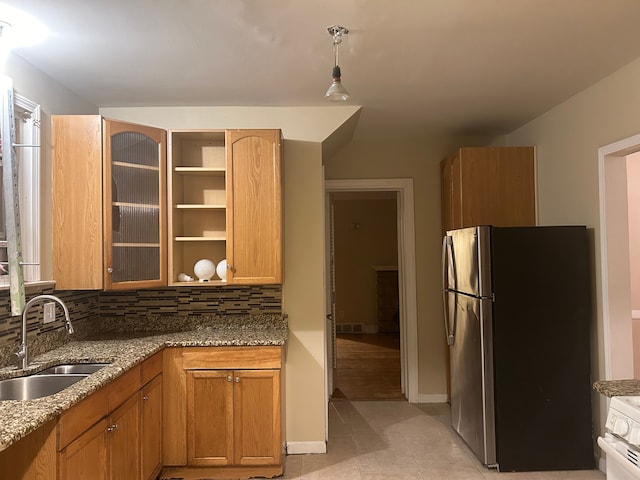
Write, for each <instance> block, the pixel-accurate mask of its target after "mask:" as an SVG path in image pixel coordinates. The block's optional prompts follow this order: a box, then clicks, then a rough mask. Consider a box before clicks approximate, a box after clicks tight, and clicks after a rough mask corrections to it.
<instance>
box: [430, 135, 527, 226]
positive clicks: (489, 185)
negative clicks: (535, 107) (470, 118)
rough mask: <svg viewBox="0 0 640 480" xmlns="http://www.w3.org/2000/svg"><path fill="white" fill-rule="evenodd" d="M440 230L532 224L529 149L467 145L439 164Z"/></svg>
mask: <svg viewBox="0 0 640 480" xmlns="http://www.w3.org/2000/svg"><path fill="white" fill-rule="evenodd" d="M440 173H441V196H442V198H441V206H442V230H443V232H446V231H447V230H452V229H455V228H464V227H471V226H474V225H495V226H530V225H535V224H536V196H535V158H534V148H533V147H468V148H461V149H459V150H458V151H457V152H456V153H455V154H454V155H452V156H450V157H449V158H447V159H445V160H443V161H442V162H441V164H440Z"/></svg>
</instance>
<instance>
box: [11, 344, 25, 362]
mask: <svg viewBox="0 0 640 480" xmlns="http://www.w3.org/2000/svg"><path fill="white" fill-rule="evenodd" d="M26 356H27V348H26V345H24V344H23V345H20V350H18V351H17V352H14V353H12V354H11V363H13V364H15V365H16V367H18V368H20V367H22V368H25V366H24V363H23V360H24V359H25V358H26Z"/></svg>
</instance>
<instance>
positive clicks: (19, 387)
mask: <svg viewBox="0 0 640 480" xmlns="http://www.w3.org/2000/svg"><path fill="white" fill-rule="evenodd" d="M88 376H89V375H88V374H58V375H29V376H28V377H18V378H8V379H6V380H0V400H32V399H34V398H40V397H46V396H48V395H53V394H54V393H58V392H60V391H62V390H64V389H65V388H67V387H70V386H71V385H73V384H74V383H76V382H79V381H80V380H82V379H83V378H87V377H88Z"/></svg>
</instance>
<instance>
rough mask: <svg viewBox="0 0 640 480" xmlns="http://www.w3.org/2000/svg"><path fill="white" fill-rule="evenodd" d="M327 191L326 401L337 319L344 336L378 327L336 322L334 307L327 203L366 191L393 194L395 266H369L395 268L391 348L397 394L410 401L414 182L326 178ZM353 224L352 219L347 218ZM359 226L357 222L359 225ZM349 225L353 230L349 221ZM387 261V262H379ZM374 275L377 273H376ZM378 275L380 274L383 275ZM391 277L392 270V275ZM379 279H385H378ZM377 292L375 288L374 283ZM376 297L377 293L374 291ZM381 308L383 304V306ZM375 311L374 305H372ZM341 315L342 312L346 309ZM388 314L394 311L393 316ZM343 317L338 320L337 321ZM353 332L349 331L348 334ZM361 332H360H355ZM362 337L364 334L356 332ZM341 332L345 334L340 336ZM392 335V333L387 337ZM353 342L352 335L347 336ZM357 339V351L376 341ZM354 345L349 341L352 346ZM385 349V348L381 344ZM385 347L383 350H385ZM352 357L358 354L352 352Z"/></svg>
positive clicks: (413, 379) (414, 367)
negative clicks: (395, 359)
mask: <svg viewBox="0 0 640 480" xmlns="http://www.w3.org/2000/svg"><path fill="white" fill-rule="evenodd" d="M325 193H326V207H325V208H326V215H325V217H326V220H327V222H326V223H327V225H326V232H327V238H326V248H325V257H326V260H327V262H326V263H327V268H326V271H327V279H326V282H325V285H326V288H325V293H326V295H325V297H326V311H327V328H326V334H327V335H326V339H327V348H326V372H327V382H326V394H327V402H328V401H329V399H330V397H331V395H332V394H333V393H334V390H335V387H336V380H337V372H336V369H335V366H337V360H338V359H337V356H336V354H337V353H339V347H338V345H337V342H338V336H339V334H338V331H337V330H338V324H340V323H342V324H343V325H346V326H340V327H339V328H340V329H341V334H346V333H347V332H346V331H345V330H348V329H349V328H351V329H352V330H353V328H354V325H356V326H355V328H356V329H357V328H361V329H362V328H363V327H364V328H365V329H367V328H370V329H374V330H375V329H376V328H377V329H380V328H381V327H380V326H379V325H378V324H377V322H376V325H375V326H373V327H366V326H364V323H362V325H363V327H359V326H357V325H358V324H359V323H360V322H353V323H352V324H350V323H349V321H348V319H346V318H345V320H346V321H344V322H338V320H339V319H338V318H337V317H338V314H339V312H337V311H336V308H335V276H334V273H335V270H334V268H333V265H332V255H331V253H332V251H333V248H334V246H335V245H334V243H333V242H334V240H335V238H334V236H333V235H332V233H334V232H333V230H332V228H331V225H332V222H333V221H334V220H335V210H334V209H333V208H332V206H331V195H337V194H347V193H349V194H355V193H360V194H362V193H365V194H368V195H373V194H376V195H381V196H382V197H385V196H386V197H387V198H395V212H396V215H395V221H396V234H395V235H396V241H397V247H396V255H397V256H396V260H397V265H395V266H394V265H373V266H372V271H374V272H376V270H375V268H373V267H378V270H379V271H380V272H384V271H392V272H393V271H394V270H393V268H392V267H395V268H397V275H395V276H396V278H397V284H398V294H397V299H398V306H397V330H398V332H397V343H398V344H399V349H396V351H397V354H398V356H399V369H400V395H401V396H402V397H403V398H406V399H407V400H409V402H413V403H415V402H417V401H418V347H417V305H416V304H417V300H416V279H415V236H414V217H413V180H412V179H377V180H327V181H326V183H325ZM351 223H352V224H353V223H358V222H357V221H353V222H351ZM360 227H362V225H361V226H360ZM350 228H352V229H355V230H358V229H359V228H358V226H357V225H356V226H355V228H354V226H353V225H350ZM382 263H389V262H382ZM376 276H377V273H376ZM381 276H385V274H382V275H381ZM391 276H393V274H392V275H391ZM383 281H384V280H383ZM376 291H377V287H376ZM376 295H377V293H376ZM382 308H383V309H384V308H386V307H382ZM376 309H377V304H376ZM345 317H346V311H345ZM392 317H393V315H392ZM340 320H342V319H340ZM392 323H393V319H392V320H391V321H390V322H389V323H387V322H384V321H383V324H384V325H383V327H382V328H383V329H384V328H391V324H392ZM349 333H353V332H349ZM358 333H360V332H358ZM361 335H364V333H361ZM343 336H344V335H343ZM389 337H390V338H392V335H389ZM352 340H353V339H352ZM356 343H359V347H358V348H360V349H365V350H366V349H369V348H376V347H377V346H376V345H371V342H370V343H369V344H366V342H356ZM352 346H353V345H352ZM382 348H383V349H384V348H385V346H382ZM391 350H392V349H389V350H388V351H387V353H390V352H391ZM351 355H357V353H352V354H351Z"/></svg>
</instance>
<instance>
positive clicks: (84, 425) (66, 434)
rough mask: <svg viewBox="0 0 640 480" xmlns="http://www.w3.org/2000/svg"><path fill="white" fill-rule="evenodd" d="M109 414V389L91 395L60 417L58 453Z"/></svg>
mask: <svg viewBox="0 0 640 480" xmlns="http://www.w3.org/2000/svg"><path fill="white" fill-rule="evenodd" d="M108 413H109V388H108V387H105V388H102V389H100V390H98V391H97V392H95V393H93V394H91V395H90V396H89V397H87V398H85V399H84V400H82V401H81V402H80V403H78V404H77V405H75V406H73V407H71V408H70V409H69V410H67V411H66V412H64V413H63V414H62V415H60V420H59V421H58V451H61V450H62V449H64V448H65V447H66V446H67V445H69V444H70V443H71V442H72V441H73V440H75V439H76V438H77V437H78V436H79V435H80V434H81V433H83V432H84V431H86V430H88V429H89V428H90V427H91V426H92V425H94V424H95V423H96V422H97V421H98V420H100V419H101V418H104V417H105V416H106V415H107V414H108Z"/></svg>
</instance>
